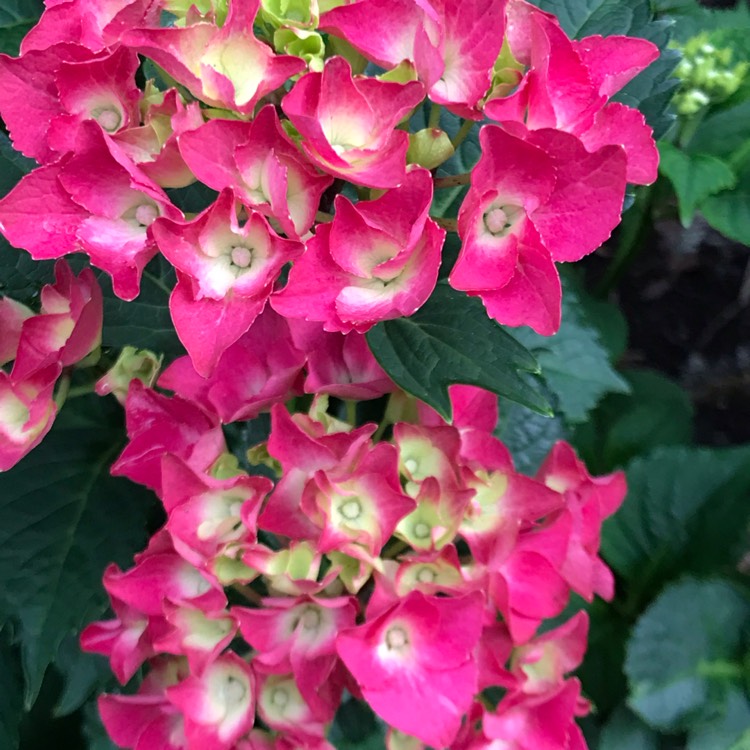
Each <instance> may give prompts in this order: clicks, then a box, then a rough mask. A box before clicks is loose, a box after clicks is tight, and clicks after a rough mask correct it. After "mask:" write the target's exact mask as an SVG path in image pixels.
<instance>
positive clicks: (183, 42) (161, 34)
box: [123, 0, 305, 114]
mask: <svg viewBox="0 0 750 750" xmlns="http://www.w3.org/2000/svg"><path fill="white" fill-rule="evenodd" d="M259 7H260V0H244V1H243V2H240V3H236V2H233V3H231V5H230V6H229V14H228V15H227V18H226V21H225V22H224V25H223V26H221V27H219V26H217V25H216V24H215V23H213V22H210V21H206V20H200V21H197V22H196V23H193V24H191V25H188V26H184V27H172V28H152V29H147V28H144V29H133V30H131V31H128V32H127V33H126V34H125V35H124V37H123V42H124V43H125V44H126V45H127V46H129V47H130V48H132V49H135V50H137V51H138V52H140V53H142V54H144V55H146V56H147V57H150V58H151V59H152V60H154V61H155V62H156V63H157V64H158V65H160V66H162V67H163V68H164V69H165V70H166V71H167V72H168V73H169V74H170V75H172V76H173V77H174V78H175V80H177V81H178V82H179V83H182V84H183V85H184V86H186V87H187V88H188V89H189V90H190V91H191V93H193V94H194V95H195V96H196V97H197V98H198V99H200V100H202V101H204V102H206V103H208V104H212V105H214V106H216V107H222V108H224V109H230V110H235V111H238V112H242V113H247V114H250V113H252V111H253V109H254V108H255V105H256V104H257V103H258V101H260V99H262V98H263V97H264V96H265V95H266V94H268V93H270V92H271V91H273V90H274V89H276V88H278V87H279V86H282V85H283V84H284V82H285V81H286V80H287V79H288V78H289V77H290V76H293V75H295V74H296V73H301V72H302V71H303V70H304V69H305V63H304V61H303V60H302V59H300V58H299V57H293V56H291V55H276V54H274V52H273V50H272V49H271V48H270V47H269V46H268V45H266V44H264V43H263V42H261V41H260V40H259V39H257V38H256V37H255V34H254V32H253V22H254V20H255V16H256V14H257V12H258V8H259Z"/></svg>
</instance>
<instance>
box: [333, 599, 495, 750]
mask: <svg viewBox="0 0 750 750" xmlns="http://www.w3.org/2000/svg"><path fill="white" fill-rule="evenodd" d="M482 609H483V597H482V595H481V594H480V593H479V592H475V593H473V594H470V595H468V596H464V597H461V598H460V599H452V598H441V597H435V596H425V595H424V594H421V593H420V592H418V591H413V592H412V593H410V594H409V595H408V596H407V597H406V598H405V599H403V600H402V601H401V602H400V603H398V604H396V605H394V606H393V607H391V608H390V609H388V610H386V611H385V612H384V613H382V614H381V615H379V616H378V617H376V618H375V619H374V620H371V621H369V622H367V623H365V624H364V625H360V626H358V627H356V628H352V629H351V630H345V631H343V632H342V633H341V634H340V635H339V637H338V640H337V649H338V652H339V655H340V656H341V658H342V659H343V660H344V663H345V664H346V666H347V667H348V668H349V670H350V671H351V673H352V674H353V675H354V678H355V679H356V680H357V683H358V685H359V686H360V688H361V689H362V694H363V695H364V698H365V700H366V701H367V702H368V703H369V704H370V706H371V707H372V709H373V710H374V711H375V713H377V714H378V715H379V716H381V717H382V718H383V719H384V720H385V721H387V722H388V723H389V724H390V725H391V726H393V727H395V728H396V729H398V730H400V731H402V732H405V733H406V734H410V735H413V736H415V737H418V738H419V739H421V740H422V741H423V742H425V743H426V744H428V745H432V746H433V747H447V746H448V745H450V744H451V742H452V741H453V739H454V738H455V736H456V734H457V732H458V730H459V728H460V726H461V719H462V717H463V715H464V713H466V711H467V710H468V709H469V706H470V705H471V701H472V698H473V696H474V694H475V692H476V690H477V667H476V664H475V662H474V659H473V657H472V652H473V650H474V648H475V646H476V645H477V642H478V640H479V637H480V634H481V629H482ZM426 716H429V717H430V720H429V721H425V717H426Z"/></svg>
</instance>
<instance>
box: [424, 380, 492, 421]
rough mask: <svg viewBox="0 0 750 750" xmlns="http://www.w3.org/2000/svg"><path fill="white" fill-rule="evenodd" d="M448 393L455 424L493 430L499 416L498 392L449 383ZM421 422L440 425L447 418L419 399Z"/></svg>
mask: <svg viewBox="0 0 750 750" xmlns="http://www.w3.org/2000/svg"><path fill="white" fill-rule="evenodd" d="M448 394H449V396H450V399H451V408H452V411H453V422H452V424H453V426H454V427H457V428H458V429H459V430H462V429H476V430H482V431H484V432H492V431H493V430H494V429H495V427H496V425H497V420H498V416H499V412H498V405H497V394H495V393H492V392H491V391H486V390H485V389H484V388H478V387H477V386H475V385H449V386H448ZM417 414H418V415H419V423H420V424H422V425H425V426H427V427H440V426H441V425H444V424H445V420H444V419H443V418H442V417H441V416H440V415H439V414H438V413H437V412H436V411H435V410H434V409H432V408H431V407H429V406H427V404H425V403H424V402H423V401H417Z"/></svg>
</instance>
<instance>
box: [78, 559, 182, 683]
mask: <svg viewBox="0 0 750 750" xmlns="http://www.w3.org/2000/svg"><path fill="white" fill-rule="evenodd" d="M108 570H110V569H108ZM106 576H107V573H106V571H105V583H106V581H107V578H106ZM110 601H111V603H112V609H113V610H114V613H115V619H112V620H104V621H101V622H92V623H91V624H90V625H88V626H87V627H86V628H84V630H83V632H82V633H81V639H80V640H81V648H82V649H83V650H84V651H88V652H90V653H93V654H101V655H102V656H106V657H108V658H109V665H110V668H111V669H112V672H113V673H114V675H115V677H116V678H117V679H118V681H119V682H120V684H121V685H125V684H126V683H127V682H128V681H129V680H130V678H131V677H132V676H133V675H134V674H135V673H136V672H137V671H138V669H139V667H140V666H141V664H143V662H145V661H146V660H147V659H150V658H151V657H153V656H156V654H157V651H156V649H155V648H154V645H153V642H152V637H151V635H152V634H151V633H150V632H149V622H150V621H153V620H154V619H156V618H153V617H149V616H148V615H146V614H144V613H143V612H141V611H140V610H138V609H135V608H134V607H131V606H130V605H129V604H126V603H125V602H123V601H121V600H120V599H118V598H117V597H115V596H111V597H110ZM159 650H160V651H161V650H162V649H159ZM180 653H182V652H180Z"/></svg>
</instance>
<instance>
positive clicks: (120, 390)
mask: <svg viewBox="0 0 750 750" xmlns="http://www.w3.org/2000/svg"><path fill="white" fill-rule="evenodd" d="M162 359H163V357H162V356H157V355H156V354H154V353H153V352H151V351H149V350H148V349H136V348H135V347H134V346H126V347H125V348H124V349H123V350H122V351H121V352H120V356H119V357H118V358H117V361H116V362H115V363H114V365H112V367H111V368H110V370H109V372H107V374H106V375H104V377H102V378H100V379H99V380H98V381H97V384H96V392H97V393H98V394H99V395H100V396H106V395H107V394H108V393H111V394H112V395H113V396H114V397H115V398H116V399H117V400H118V401H119V402H120V403H121V404H124V403H125V397H126V396H127V394H128V387H129V386H130V381H131V380H134V379H138V380H140V381H141V382H142V383H143V384H144V385H146V386H149V387H150V386H152V385H153V384H154V382H155V381H156V376H157V375H158V374H159V368H160V367H161V363H162Z"/></svg>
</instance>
